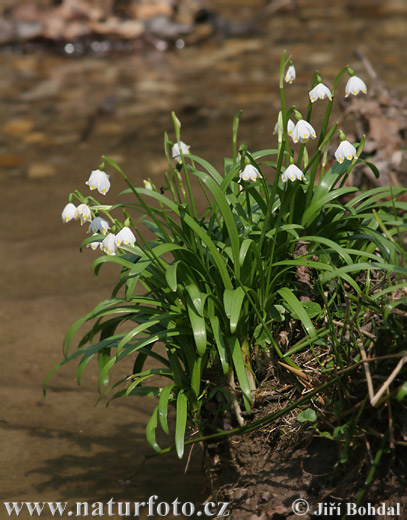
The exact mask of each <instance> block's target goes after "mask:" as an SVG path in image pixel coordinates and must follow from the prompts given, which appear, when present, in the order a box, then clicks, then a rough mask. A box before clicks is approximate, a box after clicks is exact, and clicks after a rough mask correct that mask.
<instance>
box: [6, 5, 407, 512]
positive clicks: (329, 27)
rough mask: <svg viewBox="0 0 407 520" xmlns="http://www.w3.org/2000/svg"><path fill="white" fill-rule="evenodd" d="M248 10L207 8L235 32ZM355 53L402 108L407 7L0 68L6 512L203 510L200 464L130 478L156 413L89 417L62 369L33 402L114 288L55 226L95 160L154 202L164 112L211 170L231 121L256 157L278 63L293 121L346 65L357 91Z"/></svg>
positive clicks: (67, 229)
mask: <svg viewBox="0 0 407 520" xmlns="http://www.w3.org/2000/svg"><path fill="white" fill-rule="evenodd" d="M247 5H250V6H251V8H250V9H249V8H247ZM259 5H261V2H254V3H253V4H251V3H250V2H244V1H243V0H241V1H239V2H233V1H232V0H224V1H222V2H221V1H218V2H212V6H213V7H215V8H217V9H219V10H220V11H221V12H222V13H223V14H224V15H225V16H230V17H231V18H234V19H244V18H245V17H246V18H247V17H249V16H250V15H251V14H252V13H253V6H254V7H256V6H259ZM355 48H359V49H360V50H361V51H362V52H364V53H365V54H366V56H367V57H368V58H369V59H370V61H371V63H372V65H373V66H374V68H375V70H376V72H377V73H378V75H379V76H380V77H381V78H382V79H383V80H384V81H385V82H386V83H387V84H388V85H389V86H393V87H394V88H396V90H398V91H399V92H400V93H402V94H406V93H407V85H406V82H405V79H406V74H405V73H406V69H405V67H406V65H405V64H406V63H407V60H406V55H405V54H406V51H405V49H406V7H405V3H404V2H403V1H398V0H392V1H387V2H384V1H378V0H374V1H373V0H359V1H358V2H351V1H347V0H342V1H339V0H337V1H336V2H332V3H331V2H322V1H317V0H301V1H298V2H297V7H296V8H295V9H294V10H293V11H290V12H285V13H280V14H277V15H275V16H274V17H272V18H270V19H269V20H265V21H264V23H263V24H262V26H261V32H260V33H259V34H256V35H255V36H253V37H251V38H246V39H230V40H225V41H223V42H219V41H216V40H212V41H208V42H206V43H204V44H202V45H200V46H196V47H194V46H186V47H184V48H182V49H175V50H171V51H168V52H160V51H157V50H154V49H152V48H145V49H144V50H143V51H142V52H141V51H140V52H138V53H134V54H132V55H125V56H123V55H122V56H120V55H114V56H106V57H103V58H101V57H98V56H88V57H81V58H75V57H69V56H62V55H55V54H51V53H46V52H45V51H42V52H38V53H35V54H16V53H6V54H3V55H0V67H1V74H0V109H1V112H0V181H1V193H0V197H1V204H0V212H1V223H2V226H1V231H0V233H1V240H2V242H1V255H2V256H1V264H0V270H1V278H0V284H1V293H0V297H1V309H0V312H1V321H2V335H1V337H2V343H1V348H2V360H1V381H2V385H1V390H0V392H1V403H2V405H1V417H0V427H1V435H2V442H1V445H2V465H1V477H0V478H1V484H0V492H1V498H2V500H8V501H16V500H19V501H22V500H25V501H29V500H30V501H34V500H40V501H44V500H45V501H56V500H65V501H71V502H72V501H76V500H87V501H91V502H94V501H105V502H106V501H107V500H109V499H110V498H111V497H114V498H115V499H116V500H123V501H124V500H132V501H133V500H134V501H136V500H146V499H148V497H149V496H150V495H158V496H159V497H160V499H161V500H167V501H172V500H174V499H175V498H176V497H178V498H179V499H180V500H184V501H185V500H190V501H193V502H195V503H198V502H199V501H200V500H202V499H203V498H205V497H206V496H208V495H209V494H210V491H209V490H208V489H207V488H206V484H205V481H204V478H203V476H202V472H201V466H200V464H201V461H200V456H199V453H198V449H196V450H195V453H193V456H192V459H191V463H190V467H189V469H188V472H187V474H186V476H185V474H184V467H185V461H182V462H179V461H178V460H177V459H176V457H174V456H167V457H164V458H155V459H150V460H149V461H147V462H146V463H145V464H144V465H141V466H140V462H141V460H142V458H143V456H144V455H145V454H146V453H149V448H148V446H147V443H146V441H145V439H144V431H143V424H144V423H145V420H146V418H147V417H148V412H149V410H151V404H152V403H150V402H144V401H143V400H141V399H139V400H136V399H131V398H128V399H127V400H118V401H117V402H114V403H112V404H111V405H110V406H109V408H107V409H106V408H105V407H104V405H103V404H99V405H98V406H97V407H94V403H95V400H96V397H97V395H96V382H97V381H96V371H95V370H94V367H93V366H92V367H88V369H87V371H85V375H84V380H83V383H82V385H81V387H78V386H77V385H76V381H75V367H74V366H66V367H63V368H62V369H61V370H60V371H59V372H57V374H56V375H55V376H54V377H53V378H52V380H51V383H50V385H49V397H48V399H47V400H44V399H43V397H42V393H41V385H42V382H43V380H44V378H45V376H46V374H47V372H48V371H49V369H50V368H51V367H52V366H53V365H54V364H56V363H57V362H58V361H59V360H60V359H61V356H62V352H61V344H62V338H63V335H64V333H65V331H66V329H67V327H68V326H69V325H70V324H71V323H72V322H73V321H74V320H75V319H76V318H78V317H79V316H81V315H82V314H84V313H85V312H86V311H88V310H89V309H90V308H92V306H94V305H95V304H96V303H98V302H99V301H100V300H102V299H105V298H106V297H108V296H109V293H110V291H111V289H112V287H113V280H114V279H115V276H116V273H117V271H116V270H115V269H114V268H112V269H109V267H111V266H107V267H106V268H104V269H102V271H101V274H100V276H99V278H97V279H96V278H95V277H94V276H93V274H92V272H91V270H90V264H91V262H92V259H93V258H94V254H93V253H92V252H91V251H84V252H83V253H79V250H78V246H79V244H80V242H81V240H82V238H83V236H84V229H80V226H79V225H78V224H77V223H70V224H69V225H62V223H61V220H60V213H61V210H62V208H63V207H64V205H65V204H66V200H67V195H68V194H69V193H70V192H71V191H73V190H75V189H77V188H78V189H81V190H83V191H86V189H87V188H86V186H85V185H84V182H85V180H87V178H88V175H89V172H90V171H91V170H92V169H95V168H96V167H97V166H98V164H99V163H100V156H101V154H106V155H108V156H110V157H111V158H113V159H114V160H116V161H117V162H118V163H119V164H120V165H121V166H122V167H123V169H124V170H125V171H126V172H127V174H128V175H129V177H130V178H131V179H132V181H133V182H134V183H135V184H140V183H141V182H142V180H143V179H145V178H147V177H150V178H151V179H152V180H153V181H154V182H155V184H156V185H158V186H160V185H161V179H162V173H163V172H164V171H165V169H166V160H165V157H164V154H163V135H164V131H166V130H167V131H169V133H170V137H171V136H173V134H172V127H171V117H170V113H171V110H175V112H176V113H177V115H178V117H179V118H180V119H181V121H182V139H183V140H184V141H185V142H187V143H188V144H190V145H191V149H192V150H193V152H194V153H196V154H198V155H203V156H205V158H207V159H208V160H210V161H214V163H215V165H217V166H219V167H220V166H221V164H222V158H223V156H228V155H230V154H231V123H232V118H233V116H234V114H235V113H236V112H237V111H238V110H240V109H243V110H244V112H243V115H242V119H241V125H240V132H239V137H240V141H243V142H245V143H246V144H247V145H248V147H249V149H251V150H255V149H260V148H263V147H269V146H270V145H273V144H275V142H274V141H273V139H275V138H274V137H273V136H272V130H273V127H274V124H275V121H276V117H277V110H278V95H277V81H278V67H279V61H280V57H281V53H282V51H283V50H284V49H287V50H288V52H289V53H290V54H292V55H293V59H294V62H295V66H296V69H297V80H296V82H295V83H294V84H293V85H292V86H290V87H289V90H288V97H289V102H290V103H292V102H295V104H296V106H297V107H298V108H299V109H304V108H305V107H306V104H307V92H308V85H309V82H310V79H311V76H312V72H313V71H314V70H315V68H318V69H319V70H320V72H321V75H322V77H323V79H324V81H326V82H327V83H328V84H330V83H332V81H333V79H334V77H335V75H336V73H337V72H338V71H339V69H340V68H342V66H343V65H345V64H347V63H348V64H350V65H351V66H353V67H354V68H355V71H356V73H357V74H358V75H360V76H362V77H364V78H367V74H366V72H365V71H364V69H363V67H362V65H361V64H360V62H358V61H357V60H356V58H355V57H354V55H353V50H354V49H355ZM366 82H367V83H368V84H369V80H368V78H367V81H366ZM111 181H112V190H111V192H109V194H108V195H107V196H106V202H113V201H115V200H116V199H115V194H116V193H118V192H119V191H120V190H121V189H123V188H124V184H123V182H122V181H121V180H120V179H119V178H118V176H117V175H116V174H112V176H111ZM163 444H164V445H165V439H163ZM1 508H2V505H1V504H0V510H1ZM2 515H4V513H3V512H2V513H0V517H1V518H4V516H2ZM42 518H48V517H47V516H46V515H44V516H43V517H42ZM50 518H51V517H50Z"/></svg>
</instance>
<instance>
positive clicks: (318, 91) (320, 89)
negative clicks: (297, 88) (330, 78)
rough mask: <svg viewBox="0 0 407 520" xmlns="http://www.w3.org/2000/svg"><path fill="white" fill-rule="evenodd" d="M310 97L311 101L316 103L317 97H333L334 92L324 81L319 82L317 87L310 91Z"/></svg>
mask: <svg viewBox="0 0 407 520" xmlns="http://www.w3.org/2000/svg"><path fill="white" fill-rule="evenodd" d="M309 98H310V100H311V103H314V101H316V100H317V99H325V98H328V99H329V100H331V99H332V94H331V91H330V90H329V88H328V87H327V86H326V85H324V84H323V83H318V85H317V86H316V87H314V88H313V89H312V90H310V91H309Z"/></svg>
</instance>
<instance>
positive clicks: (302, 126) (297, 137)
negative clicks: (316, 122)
mask: <svg viewBox="0 0 407 520" xmlns="http://www.w3.org/2000/svg"><path fill="white" fill-rule="evenodd" d="M316 136H317V134H316V133H315V130H314V128H313V127H312V126H311V125H310V124H309V123H308V121H305V120H304V119H300V120H299V121H298V122H297V124H296V125H295V128H294V131H293V135H292V138H293V141H294V143H298V141H301V143H306V142H307V141H308V140H309V139H310V138H311V139H315V138H316Z"/></svg>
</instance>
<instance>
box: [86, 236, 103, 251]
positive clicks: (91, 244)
mask: <svg viewBox="0 0 407 520" xmlns="http://www.w3.org/2000/svg"><path fill="white" fill-rule="evenodd" d="M96 235H97V233H93V235H92V236H96ZM101 245H102V242H89V244H88V245H87V246H86V247H90V248H91V249H93V251H95V250H96V249H98V248H100V247H101Z"/></svg>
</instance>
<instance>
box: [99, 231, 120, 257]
mask: <svg viewBox="0 0 407 520" xmlns="http://www.w3.org/2000/svg"><path fill="white" fill-rule="evenodd" d="M101 248H102V249H103V251H104V252H105V253H106V254H107V255H115V254H116V251H117V244H116V237H115V235H114V234H113V233H109V234H108V235H107V237H106V238H105V239H104V240H103V242H102V245H101Z"/></svg>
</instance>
